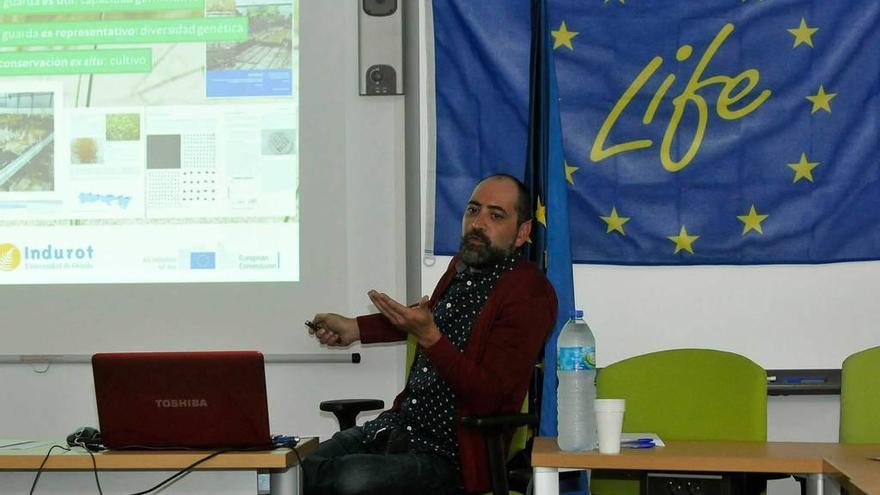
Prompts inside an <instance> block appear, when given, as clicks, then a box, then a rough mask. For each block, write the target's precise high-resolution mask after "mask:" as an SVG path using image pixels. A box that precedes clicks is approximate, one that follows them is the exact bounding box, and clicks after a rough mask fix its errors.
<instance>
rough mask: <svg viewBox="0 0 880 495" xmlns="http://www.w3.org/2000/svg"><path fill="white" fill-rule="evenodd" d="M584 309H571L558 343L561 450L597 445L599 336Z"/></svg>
mask: <svg viewBox="0 0 880 495" xmlns="http://www.w3.org/2000/svg"><path fill="white" fill-rule="evenodd" d="M583 317H584V312H583V311H581V310H576V311H572V312H571V316H570V319H569V320H568V323H566V324H565V326H563V327H562V331H561V332H560V333H559V339H558V340H557V343H556V349H557V350H556V376H557V377H558V378H559V385H558V388H557V389H556V401H557V402H556V420H557V425H558V429H559V437H558V439H557V442H558V443H559V448H560V449H561V450H567V451H575V450H590V449H594V448H596V445H597V442H598V436H597V434H596V415H595V413H594V412H593V402H594V401H595V400H596V339H595V338H594V337H593V332H592V331H590V327H589V326H588V325H587V322H585V321H584V319H583Z"/></svg>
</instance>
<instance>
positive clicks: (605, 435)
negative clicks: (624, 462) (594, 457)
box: [593, 399, 626, 454]
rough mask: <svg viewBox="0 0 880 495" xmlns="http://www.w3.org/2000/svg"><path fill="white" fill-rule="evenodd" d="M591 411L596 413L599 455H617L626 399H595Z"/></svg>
mask: <svg viewBox="0 0 880 495" xmlns="http://www.w3.org/2000/svg"><path fill="white" fill-rule="evenodd" d="M593 409H594V410H595V411H596V429H597V430H598V432H599V453H600V454H619V453H620V434H621V432H622V431H623V413H624V411H625V410H626V399H596V402H594V403H593Z"/></svg>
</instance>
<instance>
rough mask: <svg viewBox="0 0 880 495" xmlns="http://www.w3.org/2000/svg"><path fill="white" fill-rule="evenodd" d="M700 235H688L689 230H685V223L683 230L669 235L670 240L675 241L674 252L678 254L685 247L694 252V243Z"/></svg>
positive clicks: (686, 249)
mask: <svg viewBox="0 0 880 495" xmlns="http://www.w3.org/2000/svg"><path fill="white" fill-rule="evenodd" d="M699 238H700V236H698V235H688V233H687V230H685V228H684V225H682V226H681V231H679V233H678V235H671V236H669V237H667V239H669V240H670V241H672V242H674V243H675V252H674V253H672V254H678V252H679V251H681V250H682V249H684V250H685V251H687V252H689V253H691V254H694V247H693V245H692V244H693V243H694V241H696V240H697V239H699Z"/></svg>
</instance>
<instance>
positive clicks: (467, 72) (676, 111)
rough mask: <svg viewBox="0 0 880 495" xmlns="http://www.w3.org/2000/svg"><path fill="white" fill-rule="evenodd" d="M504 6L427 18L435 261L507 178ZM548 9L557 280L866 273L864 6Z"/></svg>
mask: <svg viewBox="0 0 880 495" xmlns="http://www.w3.org/2000/svg"><path fill="white" fill-rule="evenodd" d="M521 3H522V2H519V1H516V0H514V1H501V0H483V1H481V2H467V1H454V0H444V1H441V0H435V10H434V12H435V26H434V31H435V36H436V40H437V42H436V43H437V44H436V47H435V48H436V73H437V81H436V88H437V119H438V127H437V129H438V136H437V143H438V148H437V188H438V189H437V198H438V205H437V210H436V212H437V221H436V228H437V232H436V235H435V238H436V239H438V242H437V245H436V246H435V252H437V253H441V254H442V253H451V252H454V251H455V248H456V246H455V244H454V240H455V239H456V238H457V236H456V235H455V234H454V232H455V231H456V228H457V227H452V228H451V230H449V231H447V230H444V229H446V228H449V227H447V226H446V225H445V224H446V222H445V221H444V220H443V218H444V217H445V216H449V217H450V218H453V219H454V218H456V217H457V216H458V215H457V206H456V207H455V208H454V209H452V210H450V211H449V212H447V211H446V210H445V208H446V207H447V205H448V206H451V205H460V204H461V203H462V202H464V201H466V198H463V197H456V195H458V196H460V195H462V194H466V192H461V193H456V192H455V190H456V189H459V188H461V189H464V190H465V191H466V190H467V188H466V187H464V188H462V187H460V186H459V184H460V183H461V182H463V181H464V180H465V179H464V178H465V177H467V180H468V181H470V182H469V183H472V182H473V179H475V178H478V177H480V176H481V175H482V173H483V172H486V171H488V170H489V169H490V168H491V169H492V170H498V169H499V168H501V167H504V166H510V169H509V170H510V171H511V173H514V174H516V170H517V168H518V165H519V163H520V162H519V160H520V158H519V156H521V155H520V153H522V151H521V145H520V144H519V143H520V142H521V141H520V140H521V139H524V133H525V132H526V129H527V124H526V121H527V119H526V115H525V110H524V109H525V108H527V103H526V101H527V99H528V89H527V85H526V84H525V82H524V81H523V78H524V77H525V76H524V74H526V72H525V70H526V69H525V68H524V67H523V65H524V62H523V60H524V53H523V52H524V51H525V50H527V44H528V41H527V34H526V31H525V30H526V29H527V22H526V20H525V18H526V16H527V14H526V12H527V9H528V7H527V6H526V5H521ZM548 3H549V18H550V26H551V36H552V42H553V50H554V55H555V72H556V76H557V78H558V97H559V99H558V104H559V111H560V114H561V121H562V132H561V135H562V139H563V149H564V170H565V174H566V179H567V181H568V183H569V186H570V187H569V216H570V226H571V236H572V258H573V260H574V261H575V262H582V263H610V264H648V265H681V264H761V263H827V262H838V261H851V260H868V259H878V258H880V158H878V157H880V3H878V2H861V1H855V0H841V1H837V2H827V1H818V0H774V1H769V0H763V1H762V0H742V1H741V0H706V1H701V2H692V1H691V2H688V1H673V0H626V1H625V2H623V1H621V0H549V1H548ZM453 13H454V14H453ZM453 35H457V36H460V38H459V39H458V40H456V41H455V42H449V41H448V40H449V39H450V38H451V37H452V36H453ZM453 197H454V199H453ZM453 212H454V214H453ZM449 232H452V233H453V234H449ZM446 239H449V241H447V242H449V244H448V245H447V244H444V240H446Z"/></svg>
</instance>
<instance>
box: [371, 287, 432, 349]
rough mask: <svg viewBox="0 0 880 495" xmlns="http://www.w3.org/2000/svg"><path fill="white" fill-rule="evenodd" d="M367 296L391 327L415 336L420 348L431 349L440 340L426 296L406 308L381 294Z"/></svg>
mask: <svg viewBox="0 0 880 495" xmlns="http://www.w3.org/2000/svg"><path fill="white" fill-rule="evenodd" d="M367 295H369V296H370V300H371V301H373V304H375V305H376V308H378V309H379V311H381V312H382V314H383V315H385V317H386V318H388V321H390V322H391V324H392V325H394V326H395V327H396V328H398V329H400V330H402V331H404V332H406V333H408V334H411V335H413V336H415V338H416V339H417V340H418V341H419V345H421V346H422V347H424V348H428V347H431V346H432V345H434V344H435V343H436V342H437V341H438V340H440V335H441V334H440V329H439V328H437V325H436V324H435V323H434V315H433V314H432V313H431V306H430V300H429V299H428V296H424V297H422V299H421V300H420V301H419V303H418V304H417V305H415V306H413V307H408V306H404V305H403V304H400V303H399V302H397V301H395V300H394V299H392V298H390V297H388V295H387V294H384V293H382V292H378V291H375V290H371V291H370V292H368V293H367Z"/></svg>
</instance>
